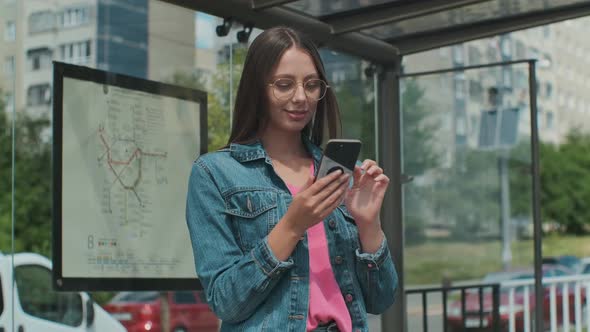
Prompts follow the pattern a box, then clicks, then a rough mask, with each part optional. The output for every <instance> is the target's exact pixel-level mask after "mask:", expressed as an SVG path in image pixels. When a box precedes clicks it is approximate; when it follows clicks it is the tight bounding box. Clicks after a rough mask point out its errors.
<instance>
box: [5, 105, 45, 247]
mask: <svg viewBox="0 0 590 332" xmlns="http://www.w3.org/2000/svg"><path fill="white" fill-rule="evenodd" d="M48 126H49V120H48V119H47V118H31V117H29V116H27V115H26V114H25V113H24V112H19V113H17V116H16V119H15V134H14V136H13V135H12V121H11V120H8V119H7V116H6V113H5V112H4V109H3V108H2V109H0V151H2V153H3V155H2V158H0V185H1V186H2V188H12V186H13V181H12V170H13V166H14V170H15V172H14V188H15V190H14V192H12V189H10V190H3V191H2V193H1V194H0V240H1V241H0V250H1V251H3V252H10V251H11V250H12V241H11V240H10V239H11V232H12V208H13V206H12V201H13V200H12V195H13V194H14V224H15V229H14V235H15V239H16V242H15V250H16V251H17V252H18V251H32V252H36V253H40V254H42V255H45V256H50V251H51V204H52V196H51V175H52V173H51V145H50V144H49V142H46V141H43V140H42V139H41V133H42V131H43V130H46V129H47V128H48ZM13 138H14V146H15V147H16V149H15V151H14V165H13V163H12V154H13V148H12V147H13ZM6 240H8V241H6Z"/></svg>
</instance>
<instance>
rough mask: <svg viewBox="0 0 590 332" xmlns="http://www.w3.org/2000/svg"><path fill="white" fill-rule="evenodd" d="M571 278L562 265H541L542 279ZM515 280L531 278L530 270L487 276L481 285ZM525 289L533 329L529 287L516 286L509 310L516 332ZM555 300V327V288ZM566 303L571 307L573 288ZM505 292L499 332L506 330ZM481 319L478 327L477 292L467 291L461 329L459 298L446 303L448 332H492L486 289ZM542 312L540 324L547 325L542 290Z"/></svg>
mask: <svg viewBox="0 0 590 332" xmlns="http://www.w3.org/2000/svg"><path fill="white" fill-rule="evenodd" d="M568 275H573V273H572V271H571V270H570V269H568V268H566V267H565V266H561V265H553V264H544V265H543V277H545V278H547V277H561V276H568ZM519 279H534V273H533V271H530V270H528V271H527V270H523V271H511V272H499V273H492V274H489V275H487V276H486V277H485V278H484V279H483V281H482V283H483V284H491V283H501V282H504V281H508V280H519ZM525 287H528V290H529V293H528V297H529V299H528V302H529V317H530V319H531V326H534V323H533V320H534V318H533V317H534V308H535V294H534V289H533V286H532V285H531V286H519V287H516V288H514V302H513V311H514V319H515V327H516V331H524V325H525V324H524V318H525V315H524V310H525V305H524V303H525V293H524V289H525ZM555 291H556V293H555V295H556V297H555V301H556V308H557V312H556V315H557V316H556V317H557V322H558V325H560V324H561V323H562V322H563V311H562V310H561V308H562V300H563V297H562V288H561V287H556V288H555ZM581 296H582V297H581V300H582V303H585V296H584V292H581ZM567 297H568V301H569V307H570V308H574V303H575V302H574V301H575V293H574V289H573V287H570V289H569V294H568V295H567ZM509 301H510V300H509V290H508V289H506V288H501V289H500V307H499V309H498V311H499V316H500V322H499V325H500V331H508V324H509V320H510V306H509ZM482 302H483V316H482V322H481V323H482V324H481V327H480V317H479V310H480V304H479V293H478V291H477V290H475V291H471V290H470V291H468V292H467V293H466V294H465V314H466V316H465V326H464V327H463V320H462V316H461V299H458V300H456V301H453V302H451V303H450V304H449V309H448V315H447V325H448V327H449V330H450V331H465V330H467V331H470V330H477V331H491V330H492V314H493V311H492V308H493V294H492V291H491V289H490V288H486V289H485V291H484V292H483V301H482ZM543 312H544V315H545V317H544V324H545V326H549V322H550V314H551V312H550V288H549V287H545V296H544V298H543ZM569 314H570V317H569V321H570V322H574V320H575V312H574V310H572V309H570V313H569Z"/></svg>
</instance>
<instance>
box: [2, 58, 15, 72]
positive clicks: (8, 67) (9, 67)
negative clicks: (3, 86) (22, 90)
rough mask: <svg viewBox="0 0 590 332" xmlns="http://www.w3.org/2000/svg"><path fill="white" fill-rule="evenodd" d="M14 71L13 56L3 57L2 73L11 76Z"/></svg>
mask: <svg viewBox="0 0 590 332" xmlns="http://www.w3.org/2000/svg"><path fill="white" fill-rule="evenodd" d="M15 71H16V65H15V62H14V56H12V55H11V56H7V57H6V58H5V59H4V75H6V76H12V75H14V73H15Z"/></svg>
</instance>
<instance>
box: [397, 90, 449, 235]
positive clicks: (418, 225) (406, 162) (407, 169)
mask: <svg viewBox="0 0 590 332" xmlns="http://www.w3.org/2000/svg"><path fill="white" fill-rule="evenodd" d="M401 112H402V118H403V125H402V137H403V169H404V173H406V174H408V175H412V176H414V177H420V176H421V175H424V174H425V173H427V172H429V171H431V170H432V169H434V168H436V167H437V166H438V164H439V163H440V159H441V154H440V152H439V151H437V149H436V147H435V146H434V142H435V137H434V135H435V134H436V129H437V128H436V123H435V122H434V121H432V116H433V115H434V114H435V112H436V110H435V109H434V107H432V106H431V105H427V104H426V103H425V99H424V89H423V88H421V87H420V86H419V84H418V82H417V81H416V80H415V79H405V80H404V81H403V90H402V93H401ZM434 194H435V193H434V192H433V191H432V190H430V188H428V187H424V186H420V185H416V184H415V183H408V184H406V185H405V186H404V198H405V199H404V204H405V206H404V207H405V210H404V213H405V216H404V220H405V221H406V226H405V229H406V230H405V235H406V242H407V243H408V244H419V243H422V242H423V241H424V239H425V234H424V228H425V226H426V221H427V220H429V219H430V218H432V216H430V215H427V214H426V212H427V211H432V210H433V208H435V207H433V206H426V205H427V204H429V202H433V201H434V199H435V198H434V197H433V195H434Z"/></svg>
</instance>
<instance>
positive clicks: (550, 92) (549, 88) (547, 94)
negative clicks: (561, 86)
mask: <svg viewBox="0 0 590 332" xmlns="http://www.w3.org/2000/svg"><path fill="white" fill-rule="evenodd" d="M552 95H553V85H551V83H550V82H547V83H545V97H547V98H551V96H552Z"/></svg>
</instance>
